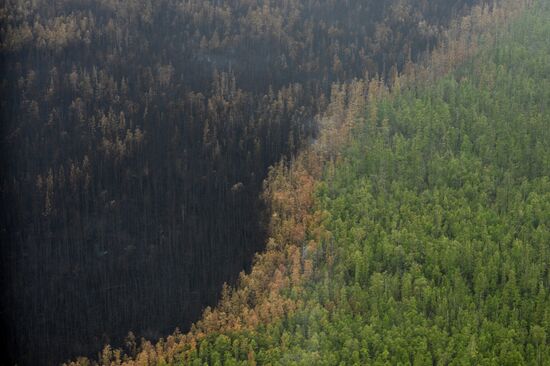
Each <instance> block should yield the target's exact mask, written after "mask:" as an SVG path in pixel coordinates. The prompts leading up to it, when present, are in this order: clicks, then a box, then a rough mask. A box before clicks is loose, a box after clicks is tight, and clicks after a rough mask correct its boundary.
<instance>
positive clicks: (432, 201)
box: [79, 2, 550, 366]
mask: <svg viewBox="0 0 550 366" xmlns="http://www.w3.org/2000/svg"><path fill="white" fill-rule="evenodd" d="M549 20H550V6H549V4H548V3H547V2H538V3H536V4H535V5H533V6H532V8H531V9H529V10H527V11H526V12H525V13H524V14H523V15H521V16H520V17H518V18H517V19H515V20H514V21H512V22H509V23H507V24H506V25H502V24H501V25H500V26H497V27H496V28H494V29H493V32H492V33H491V34H486V35H485V36H481V37H479V39H478V41H479V45H478V46H477V50H478V51H477V52H475V53H474V55H473V56H471V57H466V58H465V59H464V60H463V61H462V62H460V63H459V64H458V65H457V66H456V67H455V68H454V69H453V70H452V71H451V72H450V73H447V74H446V75H443V76H442V77H438V78H437V80H435V81H433V80H430V78H428V79H424V80H421V79H417V80H415V78H408V79H407V80H406V81H403V82H402V83H400V80H404V79H399V78H398V79H397V80H396V82H394V83H393V85H390V87H389V90H388V88H386V89H385V91H378V90H377V88H379V89H381V88H383V87H381V86H380V85H381V83H379V82H376V81H374V82H372V81H371V83H370V85H369V88H368V89H369V93H368V94H369V97H368V101H367V102H366V104H365V107H364V108H360V112H359V113H358V114H356V115H354V116H355V117H354V123H353V125H352V126H351V127H350V132H349V136H350V137H349V138H348V139H347V140H346V142H345V143H343V144H342V145H341V146H339V147H338V150H339V151H338V152H337V157H336V158H334V159H328V160H326V161H325V163H324V164H323V165H322V168H321V169H320V171H319V172H318V173H312V174H313V175H315V174H317V175H318V177H319V179H318V180H317V181H315V182H313V183H312V182H310V181H309V180H308V179H306V178H304V173H303V171H304V170H303V169H305V170H307V169H310V171H311V169H314V168H311V164H310V167H309V168H307V166H308V164H309V163H308V159H309V157H305V158H304V159H302V160H299V159H297V160H296V161H295V162H294V166H295V168H294V170H295V173H292V172H289V169H292V168H284V167H282V166H279V168H278V169H279V171H280V172H279V174H280V175H283V176H285V177H286V179H287V180H290V181H291V182H290V183H289V182H287V183H284V182H281V181H277V179H281V178H277V177H274V176H275V175H276V174H272V175H271V179H272V181H271V187H272V188H273V187H275V188H277V187H278V188H280V187H281V186H282V185H284V184H289V185H290V186H291V188H292V187H293V188H292V189H290V192H294V193H295V194H297V195H299V194H300V192H301V191H303V189H304V188H303V187H304V186H308V185H309V186H312V188H311V189H312V192H313V193H312V196H311V197H312V201H311V203H310V204H309V206H308V207H309V208H308V210H309V211H310V214H309V217H310V220H309V221H308V222H309V223H308V224H307V225H305V224H304V225H305V226H304V228H305V229H304V230H303V233H298V234H296V233H294V234H292V233H290V234H289V233H286V234H284V235H287V236H288V235H290V236H291V237H292V235H294V237H297V238H299V240H300V241H299V242H297V243H295V247H296V248H298V250H297V251H296V250H288V249H281V248H279V249H277V244H276V243H274V242H271V243H270V245H271V246H268V250H267V252H268V253H269V252H270V251H272V252H277V251H283V252H284V251H286V252H287V254H288V255H287V257H288V259H287V262H288V263H290V266H289V268H288V269H286V270H285V269H283V268H282V265H279V267H278V268H279V270H275V271H274V273H275V275H274V277H273V281H274V282H280V283H281V284H280V285H279V286H272V287H271V289H272V291H273V288H276V289H278V295H275V294H273V293H271V294H269V293H268V294H267V295H266V294H264V295H263V296H268V297H269V298H270V299H271V300H270V301H271V302H276V301H278V302H279V304H278V307H279V308H280V309H283V310H282V314H278V315H275V316H274V317H273V319H274V320H272V321H267V322H261V321H260V322H258V323H257V324H256V325H254V326H251V327H248V326H246V325H245V326H242V329H238V328H240V327H241V326H235V324H238V322H235V321H234V320H231V314H232V309H231V307H232V306H235V307H240V308H242V306H244V305H242V304H241V305H239V301H242V302H246V301H250V298H254V296H256V295H257V294H258V293H260V292H261V291H259V290H257V288H256V287H255V285H254V284H251V283H252V281H251V280H250V278H249V279H248V280H247V279H246V278H243V284H244V285H248V288H249V289H248V290H247V289H246V288H247V286H244V289H243V288H241V289H240V290H239V289H237V290H235V291H234V292H233V293H227V292H230V291H229V290H227V289H226V293H225V297H224V298H225V301H222V302H221V304H220V306H219V308H218V310H215V311H217V312H218V315H217V317H216V318H215V321H217V322H218V323H220V322H222V323H225V324H229V323H231V324H232V325H231V326H230V327H225V328H224V327H223V326H222V327H219V326H218V328H219V329H222V331H208V330H204V329H208V324H206V323H208V322H209V321H212V319H214V318H213V317H212V316H210V315H211V314H209V313H208V311H207V313H206V314H205V316H204V318H203V320H202V321H201V322H199V323H198V324H197V326H196V328H194V329H195V335H194V336H193V337H190V336H182V335H178V334H175V335H173V336H171V337H169V338H167V339H166V340H162V341H161V342H160V343H158V344H156V345H151V344H150V343H144V344H143V345H142V348H141V349H136V348H135V347H136V346H135V343H132V347H133V348H132V347H130V348H132V349H133V351H132V352H133V353H132V354H130V356H128V354H126V355H124V354H123V353H121V351H120V350H112V349H110V348H106V349H105V350H104V352H103V353H102V357H103V359H102V360H99V362H100V364H102V365H109V364H113V363H114V364H121V362H123V361H124V360H126V362H128V364H130V362H133V361H131V358H133V359H134V361H135V364H144V365H146V364H149V365H150V364H155V365H157V364H158V365H165V364H176V365H194V366H195V365H196V366H199V365H548V364H550V128H549V127H550V125H549V124H550V37H549V35H550V21H549ZM491 37H492V38H491ZM432 66H433V67H435V66H434V65H432ZM425 70H430V66H429V67H426V68H425ZM350 105H352V103H348V108H349V106H350ZM322 155H323V157H324V158H326V157H327V156H328V153H326V152H325V153H323V154H322ZM309 160H311V159H309ZM313 165H315V164H313ZM304 167H306V168H304ZM285 169H287V170H285ZM301 169H302V170H301ZM272 173H273V172H272ZM293 180H295V181H294V182H292V181H293ZM274 190H275V191H276V189H274ZM273 195H274V196H275V199H274V201H273V202H275V203H277V202H286V204H287V205H288V204H289V203H290V204H292V202H294V203H296V202H298V203H299V202H303V201H300V200H299V199H297V200H294V201H293V200H292V199H290V198H288V199H287V198H284V197H283V195H282V193H281V192H280V191H279V193H277V192H275V193H274V194H273ZM285 199H286V201H285ZM295 206H297V205H295ZM286 210H294V211H299V209H298V208H295V209H291V208H288V207H286ZM274 211H275V212H282V211H277V210H276V209H274ZM283 211H284V209H283ZM303 217H306V216H303ZM304 220H305V219H304ZM299 224H300V223H299V222H294V226H299ZM281 228H282V226H281V225H279V229H280V230H283V231H284V228H282V229H281ZM272 241H277V236H276V235H275V236H274V237H273V239H272ZM267 255H268V254H264V257H259V258H258V259H257V263H256V264H255V267H254V268H256V267H258V266H260V267H261V266H264V267H265V266H266V264H265V263H264V262H265V256H267ZM273 258H276V257H273ZM271 261H276V259H272V260H271ZM254 271H255V270H254V269H253V271H252V274H251V275H250V276H249V277H255V278H261V275H258V274H257V273H255V272H254ZM254 291H256V295H255V294H250V292H254ZM243 299H244V300H243ZM287 300H288V301H289V302H290V303H293V304H295V305H294V306H290V305H289V302H286V301H287ZM256 301H257V300H256ZM285 309H292V310H291V311H286V310H285ZM270 311H271V312H273V311H274V310H273V309H272V310H270ZM260 313H261V311H259V312H258V314H260ZM249 315H250V314H249ZM254 316H255V315H254ZM214 328H216V326H214ZM111 362H112V363H111ZM140 362H142V363H140ZM87 363H88V361H87V360H81V361H80V363H79V364H80V365H84V364H87ZM131 364H133V363H131Z"/></svg>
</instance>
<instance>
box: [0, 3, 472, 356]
mask: <svg viewBox="0 0 550 366" xmlns="http://www.w3.org/2000/svg"><path fill="white" fill-rule="evenodd" d="M472 3H474V1H473V0H462V1H448V0H445V1H444V0H439V1H430V2H428V1H424V0H392V1H374V0H369V1H359V0H347V1H334V0H330V1H329V0H326V1H319V0H317V1H313V0H308V1H295V0H285V1H267V0H266V1H262V0H254V1H253V0H231V1H219V0H210V1H205V0H160V1H151V0H143V1H137V0H133V1H117V0H97V1H92V0H88V1H82V0H80V1H76V0H65V1H62V0H55V1H44V0H37V1H22V0H7V1H4V2H3V4H2V6H1V8H0V21H1V30H0V39H1V45H0V63H1V70H2V74H1V81H0V93H1V105H0V107H1V112H0V113H1V127H0V128H1V135H0V141H1V157H2V158H1V172H2V174H1V180H0V189H1V213H0V219H1V223H0V225H1V226H0V237H1V244H2V249H1V262H0V265H1V267H2V276H1V278H2V292H1V298H2V312H1V316H2V319H1V321H2V328H3V329H4V330H5V332H6V335H8V338H9V343H7V344H6V346H7V348H8V349H9V351H8V353H6V355H8V358H9V359H10V360H12V361H17V362H19V363H20V364H23V365H26V364H28V365H34V364H53V363H56V362H60V361H62V360H64V359H67V358H69V357H73V356H76V355H79V354H92V355H93V354H94V353H95V352H96V351H97V350H98V349H100V348H101V346H102V345H103V344H104V343H105V342H112V343H114V344H117V343H120V342H121V340H122V338H123V337H124V336H125V335H126V334H127V332H128V331H130V330H132V331H134V332H135V333H136V334H137V335H138V336H146V337H149V338H155V337H158V336H161V335H164V334H166V333H168V332H171V331H173V330H174V329H175V328H176V327H181V328H183V329H185V328H187V327H188V326H189V324H190V323H191V322H192V321H194V320H196V319H197V318H198V316H199V315H200V313H201V311H202V309H203V308H204V307H205V306H206V305H212V304H214V303H215V302H216V300H217V299H218V296H219V293H220V289H221V286H222V284H223V282H226V281H227V282H232V281H234V280H235V279H236V277H237V275H238V273H239V272H240V271H241V270H243V269H247V268H248V267H249V265H250V261H251V259H252V255H253V253H255V252H257V251H259V250H261V249H262V248H263V245H264V242H265V234H264V233H265V228H264V226H265V225H264V219H263V218H262V217H264V216H265V209H264V207H263V206H262V203H261V201H260V199H259V195H260V192H261V188H262V181H263V179H264V178H265V176H266V173H267V170H268V167H269V166H271V165H272V164H274V163H276V162H277V161H279V160H280V159H281V158H282V157H290V156H292V155H293V153H295V152H296V151H297V149H299V148H300V147H301V146H303V144H304V143H307V142H308V140H309V139H310V138H314V137H315V135H316V125H315V123H314V120H315V119H314V117H315V116H316V115H317V114H318V113H319V112H320V111H322V110H323V109H324V108H325V106H326V104H327V102H326V101H327V100H328V97H329V95H330V90H331V85H332V83H334V82H343V81H347V80H351V79H353V78H355V77H363V76H364V75H365V73H368V74H370V75H375V74H378V75H381V76H383V77H386V76H391V75H392V74H394V73H395V70H398V69H401V68H402V67H404V65H405V64H406V63H407V62H410V61H412V60H414V59H415V58H416V57H417V56H418V55H419V54H420V53H421V52H422V51H425V50H426V49H428V48H430V47H431V46H433V45H435V44H436V43H437V40H438V32H439V30H440V29H441V28H442V27H445V26H446V25H447V24H448V23H449V22H450V21H451V19H452V18H453V16H455V15H457V14H459V13H461V12H462V11H463V10H464V9H465V8H467V7H468V6H469V5H472ZM29 345H32V346H29ZM31 348H32V352H29V349H31Z"/></svg>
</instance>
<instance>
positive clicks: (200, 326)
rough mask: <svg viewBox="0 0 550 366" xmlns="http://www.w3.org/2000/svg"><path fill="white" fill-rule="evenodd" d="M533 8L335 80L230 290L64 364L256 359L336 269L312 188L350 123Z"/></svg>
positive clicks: (350, 131)
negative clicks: (265, 232)
mask: <svg viewBox="0 0 550 366" xmlns="http://www.w3.org/2000/svg"><path fill="white" fill-rule="evenodd" d="M533 4H534V3H533V2H532V1H502V2H499V4H498V6H494V7H475V8H473V9H472V12H471V14H469V15H468V16H466V17H464V18H462V19H461V20H459V21H456V22H454V23H453V24H452V25H451V27H450V28H449V29H448V30H447V31H446V34H445V37H444V41H443V42H442V43H441V45H440V46H439V47H438V48H437V49H435V50H434V51H433V52H431V53H430V54H429V55H427V56H426V58H425V60H423V61H422V62H420V63H418V64H416V65H414V64H408V65H406V67H405V69H404V71H403V73H402V74H398V73H397V72H395V73H393V75H392V76H391V78H390V80H388V81H387V82H384V81H382V80H380V79H378V78H377V77H373V78H371V79H369V80H355V81H353V82H350V83H346V84H342V85H334V86H333V88H332V93H331V102H330V104H329V107H328V109H327V111H326V113H325V114H324V115H323V116H320V117H319V118H318V120H319V124H320V126H321V134H320V136H319V138H318V139H317V140H316V141H315V142H313V143H312V144H311V145H310V146H309V147H308V148H306V149H305V150H304V151H302V152H301V153H300V154H299V155H298V156H296V157H295V158H293V159H292V161H291V162H290V163H285V162H281V163H279V164H278V165H277V166H275V167H273V168H272V169H271V171H270V174H269V177H268V178H267V179H266V182H265V186H264V193H263V197H264V199H265V200H266V201H267V202H268V203H269V206H270V209H271V220H270V228H269V230H270V239H269V241H268V244H267V249H266V250H265V252H263V253H260V254H258V255H257V256H256V258H255V261H254V265H253V267H252V270H251V272H250V273H248V274H244V273H243V274H241V277H240V280H239V283H238V285H237V286H235V288H229V287H227V286H226V287H224V289H223V293H222V298H221V300H220V302H219V304H218V306H217V307H216V308H214V309H210V308H208V309H206V310H205V312H204V315H203V317H202V319H201V320H199V321H198V322H197V323H196V324H194V325H193V326H192V329H191V330H190V332H189V333H187V334H180V333H178V332H176V333H175V334H173V335H170V336H168V337H167V338H166V339H162V340H160V341H159V342H157V343H156V344H152V343H151V342H148V341H145V340H142V341H141V342H139V341H137V340H136V339H135V338H134V337H133V335H131V334H130V335H129V337H128V338H127V342H126V347H125V350H124V351H122V350H119V349H112V348H111V347H109V346H107V347H105V349H104V350H103V352H102V353H101V354H100V357H99V359H98V360H97V361H91V360H88V359H85V358H81V359H78V360H76V361H73V362H70V363H69V364H68V365H73V366H77V365H90V364H99V365H163V364H174V363H175V364H193V365H195V364H202V363H201V359H202V360H204V358H205V357H207V356H205V355H206V354H210V356H208V357H210V358H209V360H210V361H212V360H214V359H216V357H218V358H219V359H221V357H222V356H223V354H221V355H220V354H219V353H220V350H227V352H230V353H234V357H235V358H237V359H240V360H243V362H244V364H251V365H254V364H256V362H257V359H258V355H257V354H256V353H257V352H256V351H257V349H258V348H259V347H260V345H258V342H256V340H255V339H254V338H255V337H258V340H259V341H261V340H262V339H264V340H265V337H267V338H269V337H271V336H270V335H269V332H280V331H282V330H281V329H282V328H284V325H285V322H287V321H288V319H290V318H291V317H292V316H293V314H297V313H298V312H299V311H300V310H303V309H305V308H307V307H308V306H309V300H310V299H309V296H311V295H310V294H308V288H309V287H310V285H311V283H319V282H322V281H327V280H328V281H330V276H331V275H334V267H333V266H334V263H335V257H336V256H337V255H338V249H337V248H335V238H334V235H333V233H332V232H331V230H330V225H331V224H330V223H329V221H330V220H329V216H330V214H329V212H328V211H327V210H326V207H322V206H323V205H322V203H321V202H319V189H323V186H326V184H320V182H321V181H326V180H327V179H329V180H330V179H331V177H332V176H334V174H335V170H336V169H337V167H338V166H339V162H340V159H341V156H342V151H343V149H344V147H346V146H347V144H349V142H350V138H351V137H352V135H354V134H355V131H356V130H355V128H356V126H360V125H362V124H364V123H365V120H366V119H369V120H375V119H376V115H377V114H378V111H379V110H378V108H380V107H379V105H380V102H381V101H382V100H384V99H386V98H389V99H392V98H395V97H396V96H399V95H400V94H401V93H402V91H405V90H407V89H416V88H423V87H426V86H428V85H431V84H432V83H434V82H435V81H436V80H439V79H441V78H442V77H444V76H445V75H447V74H449V73H450V72H451V71H453V70H455V69H456V68H457V67H458V66H460V65H461V64H462V63H464V62H465V61H466V60H470V59H472V57H474V56H475V55H476V54H478V52H479V51H480V50H481V51H482V50H484V49H488V48H490V47H492V46H494V45H495V44H497V43H498V42H499V40H500V38H501V36H502V33H505V32H506V29H509V28H510V27H511V24H513V22H514V21H515V19H517V18H518V17H519V16H520V15H521V14H522V13H524V11H525V9H526V8H531V7H537V6H542V5H540V4H537V5H533ZM365 111H367V113H366V114H365ZM327 276H328V277H329V278H328V279H327ZM327 296H328V295H327ZM325 305H326V310H328V311H329V312H331V311H332V310H335V309H334V307H335V306H336V304H331V303H330V302H328V303H326V304H325ZM270 327H271V328H270ZM260 333H262V334H260ZM266 334H267V335H266ZM236 335H240V336H236ZM282 338H283V343H284V336H282ZM284 346H285V345H284V344H283V345H282V347H283V348H284ZM216 355H217V356H216ZM237 356H238V357H237ZM212 357H214V358H212ZM263 357H264V358H263V359H264V360H265V359H266V357H267V356H265V355H263ZM271 357H272V358H273V359H277V358H278V357H281V354H273V355H271V356H270V357H267V358H271ZM210 361H209V362H210ZM259 362H260V363H261V362H262V361H259ZM288 362H289V363H291V362H290V361H288ZM207 363H208V362H207ZM235 364H239V363H235ZM241 364H242V363H241Z"/></svg>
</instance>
